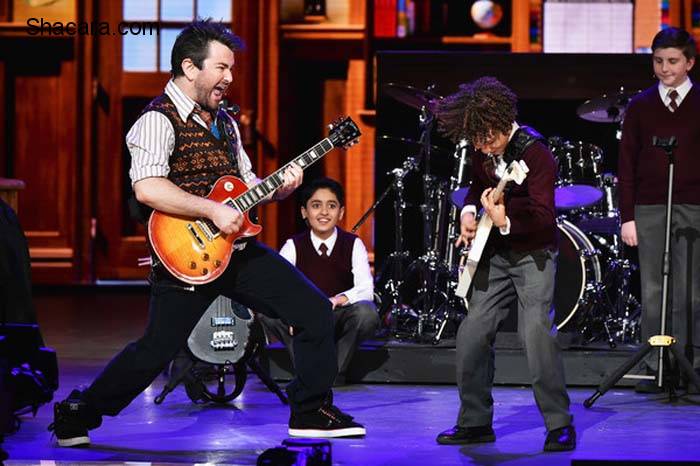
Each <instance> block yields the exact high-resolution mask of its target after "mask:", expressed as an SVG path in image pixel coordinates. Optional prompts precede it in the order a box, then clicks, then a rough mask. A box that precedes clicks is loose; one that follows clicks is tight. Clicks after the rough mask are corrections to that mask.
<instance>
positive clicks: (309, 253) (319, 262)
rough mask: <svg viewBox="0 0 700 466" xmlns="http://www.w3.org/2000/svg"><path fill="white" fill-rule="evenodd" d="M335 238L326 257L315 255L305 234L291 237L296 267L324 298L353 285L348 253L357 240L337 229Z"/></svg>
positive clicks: (349, 253) (312, 246) (309, 235)
mask: <svg viewBox="0 0 700 466" xmlns="http://www.w3.org/2000/svg"><path fill="white" fill-rule="evenodd" d="M337 232H338V238H337V239H336V240H335V245H334V246H333V251H332V252H331V255H330V256H328V257H322V256H320V255H319V254H318V252H317V251H316V249H315V248H314V245H313V243H312V242H311V233H310V232H309V231H308V230H307V231H305V232H303V233H299V234H298V235H295V236H293V237H292V240H293V241H294V247H295V248H296V254H297V262H296V266H297V268H298V269H299V270H301V273H303V274H304V275H306V276H307V277H308V278H309V280H311V281H312V282H313V284H314V285H316V286H317V287H318V288H319V289H320V290H321V291H323V292H324V293H325V294H326V296H328V297H331V296H335V295H337V294H338V293H342V292H343V291H347V290H349V289H350V288H352V287H353V286H354V285H355V281H354V279H353V275H352V249H353V247H354V245H355V239H356V238H357V236H355V235H353V234H352V233H348V232H346V231H344V230H341V229H340V228H337Z"/></svg>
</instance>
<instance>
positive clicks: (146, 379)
mask: <svg viewBox="0 0 700 466" xmlns="http://www.w3.org/2000/svg"><path fill="white" fill-rule="evenodd" d="M239 46H240V39H239V38H238V37H236V36H235V35H234V34H233V33H231V31H229V30H228V29H226V28H225V27H224V26H223V25H221V24H217V23H213V22H210V21H197V22H194V23H192V24H190V25H188V26H187V27H185V28H184V30H183V31H182V32H181V33H180V34H179V35H178V37H177V39H176V41H175V44H174V46H173V50H172V57H171V65H172V69H171V73H172V79H171V80H170V81H169V82H168V84H167V86H166V88H165V92H164V93H163V94H162V95H161V96H159V97H156V98H155V99H154V100H153V101H152V102H151V103H150V104H149V105H148V106H147V107H146V109H145V110H144V112H143V114H142V115H141V117H140V118H139V119H138V120H137V122H136V123H135V124H134V126H133V127H132V128H131V130H130V131H129V133H128V135H127V147H128V148H129V152H130V153H131V157H132V164H131V170H130V176H131V180H132V185H133V189H134V193H135V195H136V198H137V199H138V201H139V202H141V203H143V204H145V205H147V206H148V207H150V208H152V209H155V210H156V211H159V212H162V213H165V214H170V215H173V216H180V217H182V218H193V219H204V220H206V221H207V222H212V223H213V226H214V227H215V228H217V229H218V232H221V234H223V235H232V234H235V233H237V232H238V230H239V229H240V228H241V226H242V225H245V223H244V217H243V215H242V213H241V211H242V210H245V209H244V208H248V207H249V206H250V204H249V203H246V204H242V205H241V208H234V206H233V205H232V206H229V205H227V204H226V203H222V202H217V201H213V200H211V199H207V198H206V196H207V194H208V193H209V191H210V190H211V189H212V187H213V186H214V184H215V182H216V181H217V180H218V179H219V178H220V177H222V176H224V175H236V176H237V177H238V178H240V179H242V180H243V182H244V183H245V184H246V185H248V186H249V187H250V186H253V185H255V184H256V183H257V182H258V180H257V178H256V176H255V174H253V172H252V171H251V163H250V160H249V159H248V156H247V155H246V153H245V151H244V150H243V147H242V145H241V142H240V137H239V134H238V129H237V127H236V126H235V123H234V122H233V120H231V121H228V122H222V121H221V120H220V118H229V117H227V116H226V115H225V112H219V113H218V114H217V120H218V121H215V122H214V125H212V120H213V119H214V118H213V117H214V115H212V113H213V112H216V109H217V107H218V106H219V104H220V102H221V101H222V99H223V96H224V94H225V92H226V89H227V87H228V86H229V85H230V84H231V82H232V80H233V77H232V69H233V65H234V50H237V49H238V48H239ZM221 123H226V124H224V125H222V124H221ZM230 128H233V131H229V130H230ZM222 133H224V134H222ZM301 181H302V170H301V168H300V167H299V166H294V165H292V166H290V167H289V168H288V169H287V170H286V172H285V173H284V176H283V179H280V180H279V184H277V185H275V187H276V188H277V189H276V191H275V192H274V199H283V198H285V197H286V196H288V195H289V194H290V193H291V192H292V191H294V189H296V188H297V187H298V186H299V185H300V184H301ZM230 184H233V183H230ZM256 189H257V188H256ZM238 205H239V204H235V206H238ZM192 223H193V224H195V223H196V222H195V221H193V222H192ZM192 228H193V229H194V227H192ZM185 233H187V232H185ZM195 235H198V236H195ZM193 236H195V238H197V239H198V240H199V241H204V240H205V239H207V238H206V237H205V236H206V235H204V234H200V233H197V232H193ZM217 237H218V236H217ZM235 249H236V251H235V252H234V253H233V255H232V256H231V259H230V262H229V265H228V267H226V268H225V270H224V271H223V272H222V273H221V275H220V276H219V277H218V278H217V279H215V280H213V281H211V282H208V283H204V284H197V285H194V286H192V285H189V284H188V283H189V282H188V283H185V282H183V281H180V280H178V279H177V278H175V276H173V275H172V274H170V273H169V272H168V270H166V269H165V268H164V267H163V266H162V265H160V264H158V263H156V265H154V268H153V271H152V274H151V279H152V280H151V281H152V291H151V301H150V309H149V319H148V327H147V328H146V330H145V333H144V336H143V337H141V338H140V339H139V340H137V341H135V342H133V343H130V344H129V345H128V346H127V347H126V348H124V350H122V352H121V353H119V354H118V355H117V356H115V357H114V358H113V359H112V361H111V362H110V363H109V364H108V365H107V367H106V368H105V369H104V370H103V371H102V373H101V374H100V375H99V376H98V377H97V379H95V381H94V382H93V383H92V384H91V385H90V386H89V387H88V388H87V389H86V390H84V391H82V392H80V391H78V390H74V391H73V392H72V393H71V394H70V395H69V397H68V399H67V400H64V401H62V402H60V403H56V404H55V406H54V422H53V424H52V425H51V426H49V429H50V430H52V431H53V432H54V434H55V435H56V438H57V440H58V444H59V445H60V446H78V445H84V444H87V443H89V442H90V438H89V437H88V430H89V429H94V428H96V427H98V426H99V425H100V424H101V423H102V416H104V415H108V416H116V415H117V414H118V413H119V412H120V411H122V410H123V409H124V408H125V407H126V406H127V405H128V404H129V403H131V401H132V400H133V399H134V398H136V397H137V396H138V395H139V394H140V393H141V392H142V391H143V390H144V389H146V388H147V387H148V386H149V385H150V384H151V382H153V380H154V379H155V378H156V377H157V376H158V374H160V373H161V372H162V371H163V369H164V368H165V366H166V365H167V364H168V363H169V362H170V361H171V360H172V359H173V357H174V356H175V354H176V353H177V351H179V350H180V349H181V348H182V347H184V346H185V344H186V342H187V337H188V336H189V334H190V332H191V331H192V329H193V328H194V326H195V325H196V324H197V321H198V320H199V318H200V317H201V315H202V314H203V312H204V311H205V310H206V309H207V307H208V306H209V305H210V304H211V302H212V301H213V300H214V299H215V298H216V297H217V296H218V295H224V296H227V297H229V298H231V299H234V300H235V301H237V302H239V303H241V304H243V305H245V306H247V307H249V308H251V309H254V310H255V311H256V312H261V313H264V314H267V315H269V316H270V317H278V318H282V319H284V320H285V321H286V322H288V323H289V324H290V325H292V326H294V328H295V329H296V332H295V335H294V359H295V362H296V378H295V380H293V381H292V382H291V383H290V384H289V385H288V386H287V394H288V395H289V402H290V407H291V417H290V419H289V434H290V435H294V436H305V437H343V436H355V435H364V433H365V429H364V427H363V426H362V425H360V424H358V423H356V422H354V421H353V420H352V417H350V416H348V415H347V414H344V413H343V412H342V411H340V409H338V408H337V407H335V406H334V405H333V401H332V393H331V385H332V384H333V380H334V379H335V376H336V373H337V364H336V348H335V341H334V327H333V314H332V312H331V304H330V302H329V301H328V299H327V298H326V297H325V296H324V295H323V294H322V293H321V292H319V291H318V289H316V288H314V287H313V286H312V285H311V284H310V283H309V281H308V280H307V279H306V278H304V277H303V276H302V275H301V274H300V273H299V272H298V271H297V270H296V269H295V268H294V267H293V266H292V265H291V264H289V263H288V262H287V261H286V260H285V259H284V258H282V257H281V256H280V255H279V254H277V252H275V251H274V250H271V249H270V248H267V247H266V246H264V245H262V244H261V243H258V242H257V241H255V240H252V239H247V240H246V241H245V242H244V243H243V244H239V245H237V246H236V247H235ZM200 255H202V256H207V255H208V254H207V253H202V254H200ZM201 259H202V260H203V261H205V262H206V261H210V259H209V258H208V257H202V258H201ZM213 266H216V264H215V265H213ZM221 267H223V265H221ZM280 435H281V434H280Z"/></svg>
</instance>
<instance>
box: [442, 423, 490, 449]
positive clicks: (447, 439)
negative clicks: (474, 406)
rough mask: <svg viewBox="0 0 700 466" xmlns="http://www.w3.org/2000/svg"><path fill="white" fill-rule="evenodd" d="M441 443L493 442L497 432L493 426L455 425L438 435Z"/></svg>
mask: <svg viewBox="0 0 700 466" xmlns="http://www.w3.org/2000/svg"><path fill="white" fill-rule="evenodd" d="M436 440H437V443H439V444H440V445H464V444H468V443H491V442H495V441H496V434H495V433H494V432H493V428H492V427H491V426H477V427H459V426H454V427H453V428H452V429H448V430H446V431H444V432H440V434H438V436H437V439H436Z"/></svg>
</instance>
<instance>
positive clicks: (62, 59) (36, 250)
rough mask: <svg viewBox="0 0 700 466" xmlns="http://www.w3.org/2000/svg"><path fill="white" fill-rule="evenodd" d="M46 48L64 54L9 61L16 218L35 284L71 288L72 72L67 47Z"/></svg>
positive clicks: (74, 199) (75, 135)
mask: <svg viewBox="0 0 700 466" xmlns="http://www.w3.org/2000/svg"><path fill="white" fill-rule="evenodd" d="M46 45H47V47H46V49H48V50H49V51H50V50H51V48H52V47H57V48H58V49H59V50H60V51H61V52H64V53H65V52H68V53H65V55H64V54H61V53H59V54H51V53H47V55H46V56H45V57H44V58H43V59H42V60H36V61H32V62H25V60H23V59H22V57H10V59H9V61H8V65H7V66H8V68H9V70H11V71H10V72H8V75H7V79H8V83H7V85H8V88H9V89H10V94H11V98H12V103H11V112H12V113H11V121H12V123H11V126H10V128H11V141H12V143H11V144H10V146H11V150H12V153H11V156H12V162H11V165H12V176H13V177H15V178H18V179H21V180H23V181H24V182H25V183H26V189H25V190H24V191H23V192H22V195H21V196H20V198H19V216H20V221H21V222H22V226H23V228H24V230H25V233H26V236H27V238H28V241H29V247H30V254H31V256H32V267H33V269H34V271H33V274H34V278H35V281H37V282H71V281H74V280H75V279H76V278H77V275H76V273H77V267H76V265H77V256H76V242H77V237H78V233H77V231H76V228H75V227H76V205H77V200H78V198H77V191H76V187H77V185H78V177H77V147H78V144H77V138H78V137H79V134H80V129H79V128H78V125H77V110H76V101H77V94H76V82H77V75H76V71H77V66H76V61H75V59H74V56H73V55H72V42H69V41H63V40H62V41H59V42H55V41H54V42H52V43H51V44H46ZM32 46H33V47H40V46H39V45H37V44H36V43H33V44H32Z"/></svg>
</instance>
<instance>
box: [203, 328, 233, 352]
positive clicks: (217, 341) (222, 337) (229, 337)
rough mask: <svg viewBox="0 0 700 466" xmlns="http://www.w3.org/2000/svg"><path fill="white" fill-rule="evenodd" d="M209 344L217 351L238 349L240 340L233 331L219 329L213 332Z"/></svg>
mask: <svg viewBox="0 0 700 466" xmlns="http://www.w3.org/2000/svg"><path fill="white" fill-rule="evenodd" d="M209 345H210V346H211V347H212V348H213V349H214V350H215V351H222V350H234V349H236V346H238V341H237V340H236V337H235V336H234V334H233V332H228V331H219V332H214V333H213V334H212V339H211V341H210V342H209Z"/></svg>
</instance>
